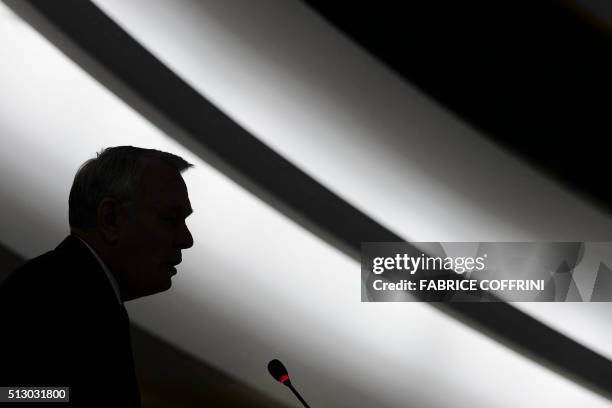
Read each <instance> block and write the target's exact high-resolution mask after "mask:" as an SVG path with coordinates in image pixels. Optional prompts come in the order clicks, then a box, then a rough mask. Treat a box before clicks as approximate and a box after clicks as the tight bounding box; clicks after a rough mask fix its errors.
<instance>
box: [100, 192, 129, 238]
mask: <svg viewBox="0 0 612 408" xmlns="http://www.w3.org/2000/svg"><path fill="white" fill-rule="evenodd" d="M121 210H122V208H121V207H120V206H119V204H118V203H117V201H116V200H115V199H113V198H108V197H107V198H103V199H102V201H100V204H98V210H97V212H96V221H97V226H98V229H99V230H100V232H101V233H102V237H103V238H104V240H105V241H106V242H108V243H110V244H114V243H116V242H117V241H118V240H119V234H120V231H121V222H122V220H123V214H121Z"/></svg>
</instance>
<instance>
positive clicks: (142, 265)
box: [68, 146, 193, 300]
mask: <svg viewBox="0 0 612 408" xmlns="http://www.w3.org/2000/svg"><path fill="white" fill-rule="evenodd" d="M189 167H192V165H191V164H189V163H187V162H186V161H185V160H183V159H182V158H180V157H179V156H176V155H173V154H170V153H165V152H161V151H158V150H152V149H141V148H137V147H132V146H119V147H112V148H108V149H105V150H103V151H102V152H101V153H99V154H98V155H97V157H96V158H94V159H91V160H88V161H87V162H85V164H83V166H81V168H80V169H79V171H78V172H77V174H76V176H75V178H74V182H73V184H72V189H71V190H70V197H69V200H68V202H69V205H68V206H69V223H70V228H71V231H72V232H73V233H75V234H77V235H78V236H80V237H81V238H83V239H85V240H86V241H87V242H88V243H89V244H90V245H91V246H92V247H93V248H94V249H95V250H96V252H97V253H98V254H99V255H100V256H101V258H102V260H103V261H104V262H105V263H106V264H107V265H108V267H109V268H110V269H111V272H112V273H113V275H114V276H115V278H116V279H117V281H118V283H119V286H120V289H121V296H122V298H123V300H130V299H135V298H138V297H142V296H146V295H151V294H153V293H157V292H161V291H164V290H167V289H169V288H170V286H171V285H172V282H171V280H170V278H171V276H172V275H174V274H175V273H176V269H175V268H174V266H175V265H177V264H178V263H179V262H181V250H182V249H186V248H189V247H191V246H192V245H193V238H192V236H191V233H190V232H189V229H188V228H187V225H186V224H185V219H186V218H187V216H189V214H191V212H192V209H191V204H190V202H189V197H188V194H187V187H186V186H185V182H184V181H183V179H182V177H181V172H182V171H184V170H186V169H188V168H189Z"/></svg>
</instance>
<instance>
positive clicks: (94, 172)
mask: <svg viewBox="0 0 612 408" xmlns="http://www.w3.org/2000/svg"><path fill="white" fill-rule="evenodd" d="M189 167H191V164H189V163H187V162H186V161H185V160H183V159H182V158H180V157H178V156H175V155H173V154H170V153H165V152H161V151H157V150H150V149H140V148H135V147H131V146H121V147H113V148H108V149H105V150H103V151H102V152H101V153H100V154H98V156H97V157H96V158H94V159H91V160H89V161H87V162H86V163H85V164H84V165H83V166H82V167H81V168H80V169H79V171H78V172H77V174H76V176H75V178H74V182H73V185H72V189H71V191H70V197H69V223H70V232H71V234H70V235H69V236H68V237H67V238H66V239H65V240H64V241H63V242H62V243H61V244H60V245H59V246H58V247H57V248H55V250H53V251H50V252H47V253H45V254H43V255H41V256H39V257H37V258H34V259H32V260H30V261H29V262H27V263H26V264H25V265H24V266H23V267H21V268H20V269H18V270H17V271H15V272H14V273H13V274H12V275H10V276H9V277H8V278H7V279H6V280H5V282H4V283H3V285H2V286H1V287H0V318H1V319H0V323H1V324H2V330H0V386H11V387H17V386H40V387H49V386H61V387H70V392H69V396H70V401H71V404H70V405H72V406H84V407H91V406H107V407H138V406H140V393H139V390H138V382H137V379H136V375H135V371H134V362H133V357H132V349H131V344H130V334H129V320H128V316H127V313H126V310H125V307H124V306H123V302H124V301H127V300H131V299H136V298H139V297H142V296H147V295H151V294H154V293H158V292H162V291H164V290H167V289H168V288H170V286H171V285H172V283H171V277H172V276H173V275H174V274H176V269H175V266H176V265H178V264H179V263H180V262H181V250H183V249H186V248H189V247H191V246H192V245H193V238H192V236H191V233H190V232H189V230H188V228H187V226H186V225H185V219H186V218H187V216H189V214H191V212H192V209H191V204H190V202H189V197H188V194H187V187H186V186H185V183H184V181H183V179H182V177H181V175H180V173H181V172H182V171H184V170H186V169H187V168H189ZM0 405H2V406H4V405H3V404H1V403H0ZM67 405H68V404H65V403H59V405H58V406H67ZM18 406H23V405H22V404H20V405H18Z"/></svg>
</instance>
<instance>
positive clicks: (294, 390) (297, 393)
mask: <svg viewBox="0 0 612 408" xmlns="http://www.w3.org/2000/svg"><path fill="white" fill-rule="evenodd" d="M287 383H288V384H286V385H287V387H289V389H290V390H291V392H293V395H295V397H296V398H297V399H298V400H300V402H301V403H302V404H303V405H304V406H305V407H306V408H310V406H309V405H308V404H307V403H306V401H304V398H302V396H301V395H300V393H299V392H297V390H296V389H295V387H294V386H293V384H291V381H287Z"/></svg>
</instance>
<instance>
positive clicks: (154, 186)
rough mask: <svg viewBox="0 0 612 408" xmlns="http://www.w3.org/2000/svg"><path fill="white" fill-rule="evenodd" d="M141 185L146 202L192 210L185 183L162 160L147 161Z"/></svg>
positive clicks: (179, 175) (174, 169)
mask: <svg viewBox="0 0 612 408" xmlns="http://www.w3.org/2000/svg"><path fill="white" fill-rule="evenodd" d="M140 184H141V193H142V198H143V199H144V200H145V201H147V202H149V203H151V204H156V205H164V206H171V207H178V208H183V209H184V210H189V211H190V210H191V205H190V203H189V195H188V192H187V186H186V185H185V181H184V180H183V178H182V177H181V174H180V172H179V171H178V170H177V169H176V168H174V167H173V166H171V165H169V164H167V163H164V162H163V161H161V160H156V159H151V160H147V162H146V163H145V167H144V169H143V172H142V177H141V180H140Z"/></svg>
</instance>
